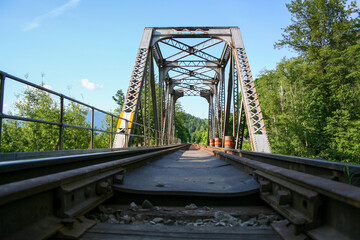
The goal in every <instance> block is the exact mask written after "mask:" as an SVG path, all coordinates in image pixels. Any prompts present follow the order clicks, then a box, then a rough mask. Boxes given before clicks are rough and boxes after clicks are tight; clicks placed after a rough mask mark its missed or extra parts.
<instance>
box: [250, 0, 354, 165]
mask: <svg viewBox="0 0 360 240" xmlns="http://www.w3.org/2000/svg"><path fill="white" fill-rule="evenodd" d="M345 3H346V1H342V0H314V1H310V0H293V1H292V2H291V3H289V4H287V7H288V9H289V11H290V12H291V13H292V21H293V24H292V25H290V26H288V27H287V28H286V29H285V31H284V34H283V39H282V40H280V41H279V42H278V43H277V44H276V46H288V47H291V48H293V49H294V50H296V51H297V52H299V56H298V57H294V58H291V59H283V60H282V61H281V62H280V63H278V65H277V67H276V69H274V70H270V71H264V72H263V73H262V74H261V76H260V77H259V78H258V79H257V80H256V82H257V83H256V84H257V89H258V92H259V95H260V96H259V98H260V102H261V104H262V106H263V113H264V117H265V120H266V124H267V129H268V132H269V137H270V142H271V147H272V150H273V152H276V153H282V154H290V155H295V156H304V157H320V158H326V159H329V160H339V161H346V162H360V161H359V157H360V141H359V140H360V131H359V130H360V129H359V128H360V127H359V126H360V125H359V124H360V98H359V96H360V78H359V77H360V71H359V70H360V68H359V66H360V65H359V64H360V61H359V59H360V51H359V49H360V42H359V40H358V38H359V18H358V14H359V12H358V9H356V7H355V4H354V3H351V4H350V6H349V7H348V8H346V7H345ZM355 14H356V15H357V17H356V18H353V17H354V16H355Z"/></svg>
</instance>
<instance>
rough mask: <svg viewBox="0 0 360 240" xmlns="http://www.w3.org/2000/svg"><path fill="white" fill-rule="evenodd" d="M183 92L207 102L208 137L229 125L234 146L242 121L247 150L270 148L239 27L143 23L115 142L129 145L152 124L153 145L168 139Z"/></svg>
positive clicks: (225, 130) (172, 136)
mask: <svg viewBox="0 0 360 240" xmlns="http://www.w3.org/2000/svg"><path fill="white" fill-rule="evenodd" d="M219 49H220V50H219ZM216 50H217V51H216ZM214 53H215V54H214ZM156 68H157V70H158V72H157V74H156ZM226 72H228V73H226ZM185 96H200V97H203V98H205V99H206V100H207V102H208V103H209V117H208V119H209V121H208V122H209V128H208V129H209V139H212V140H213V139H215V138H220V139H224V138H225V136H228V135H229V130H231V128H232V135H233V137H234V138H235V149H237V148H238V147H240V148H241V145H242V140H243V135H244V126H245V122H247V126H248V131H249V135H250V141H251V147H252V150H253V151H257V152H271V149H270V145H269V141H268V137H267V134H266V128H265V123H264V120H263V116H262V112H261V108H260V103H259V99H258V94H257V92H256V88H255V84H254V80H253V77H252V74H251V70H250V65H249V61H248V58H247V55H246V51H245V47H244V43H243V40H242V37H241V33H240V29H239V28H238V27H161V28H152V27H149V28H145V30H144V33H143V36H142V39H141V42H140V46H139V49H138V53H137V56H136V60H135V65H134V69H133V72H132V75H131V78H130V84H129V88H128V90H127V94H126V99H125V102H124V105H123V112H122V113H121V115H120V117H121V119H119V122H118V125H117V128H118V130H117V133H118V134H117V135H116V137H115V141H114V147H127V146H129V145H130V144H131V142H132V141H134V137H132V136H138V135H146V134H147V133H146V131H147V129H150V128H155V129H156V131H154V133H155V135H156V136H153V138H155V139H156V141H157V144H161V145H163V144H168V143H171V142H173V141H174V139H175V136H176V129H175V116H174V114H175V103H176V101H177V100H178V99H179V98H181V97H185ZM231 113H232V114H233V119H234V121H233V124H232V126H230V124H229V119H230V115H231ZM132 122H138V123H142V124H143V125H146V126H147V127H148V128H147V129H146V128H141V127H139V126H135V125H133V124H132ZM119 133H120V134H119ZM149 140H150V138H149Z"/></svg>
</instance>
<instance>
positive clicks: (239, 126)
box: [235, 101, 245, 149]
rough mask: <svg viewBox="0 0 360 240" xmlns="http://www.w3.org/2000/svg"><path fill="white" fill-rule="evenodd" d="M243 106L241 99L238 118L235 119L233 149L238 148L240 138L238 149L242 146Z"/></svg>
mask: <svg viewBox="0 0 360 240" xmlns="http://www.w3.org/2000/svg"><path fill="white" fill-rule="evenodd" d="M243 108H244V107H243V102H242V101H241V104H240V112H239V114H238V120H237V132H236V140H235V149H238V146H239V140H240V149H241V148H242V142H243V139H244V130H245V119H244V117H243V115H244V111H243ZM241 129H242V130H241ZM240 131H241V132H240Z"/></svg>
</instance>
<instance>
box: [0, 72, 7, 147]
mask: <svg viewBox="0 0 360 240" xmlns="http://www.w3.org/2000/svg"><path fill="white" fill-rule="evenodd" d="M5 77H6V76H5V74H4V73H3V72H0V78H1V80H0V147H1V134H2V122H3V106H4V89H5Z"/></svg>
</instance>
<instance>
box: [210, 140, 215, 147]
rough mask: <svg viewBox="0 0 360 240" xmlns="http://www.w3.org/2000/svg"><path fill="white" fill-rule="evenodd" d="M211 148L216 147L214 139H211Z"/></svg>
mask: <svg viewBox="0 0 360 240" xmlns="http://www.w3.org/2000/svg"><path fill="white" fill-rule="evenodd" d="M209 145H210V147H213V146H214V139H213V138H212V139H210V144H209Z"/></svg>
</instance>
